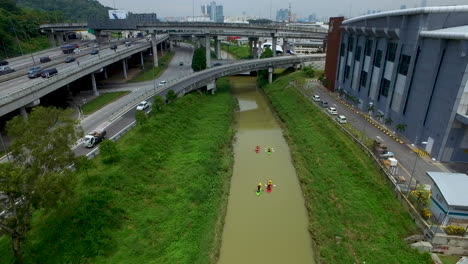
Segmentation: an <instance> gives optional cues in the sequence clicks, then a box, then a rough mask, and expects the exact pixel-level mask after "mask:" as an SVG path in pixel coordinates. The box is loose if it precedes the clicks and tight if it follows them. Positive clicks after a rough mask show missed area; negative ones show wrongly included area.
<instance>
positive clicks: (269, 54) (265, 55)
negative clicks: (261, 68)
mask: <svg viewBox="0 0 468 264" xmlns="http://www.w3.org/2000/svg"><path fill="white" fill-rule="evenodd" d="M271 57H273V51H272V50H271V49H270V47H266V48H265V50H264V51H263V52H262V55H260V59H265V58H271Z"/></svg>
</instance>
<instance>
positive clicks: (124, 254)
mask: <svg viewBox="0 0 468 264" xmlns="http://www.w3.org/2000/svg"><path fill="white" fill-rule="evenodd" d="M226 85H228V83H227V81H220V82H218V91H219V92H218V93H217V94H216V95H199V94H189V95H186V96H185V97H183V98H179V99H178V100H177V101H176V102H175V103H172V104H171V105H169V106H167V108H166V109H165V110H164V112H162V113H157V114H152V115H151V117H150V118H149V120H148V122H147V123H146V124H144V125H142V126H137V127H136V128H135V129H133V130H132V131H130V132H129V133H128V134H127V135H125V136H124V137H123V138H122V139H121V140H119V141H118V142H117V146H118V150H119V154H117V153H114V157H115V155H116V154H117V155H118V156H119V158H118V161H116V162H114V163H109V162H107V163H106V162H103V157H101V156H98V157H97V158H96V159H95V160H92V162H93V164H94V166H95V168H92V169H89V170H88V173H85V172H82V173H81V174H79V175H78V179H77V190H76V195H75V196H74V197H73V198H71V199H70V201H67V202H66V203H65V204H63V205H62V206H60V207H59V208H58V209H56V210H54V211H52V212H50V213H47V214H46V213H38V214H36V215H35V218H34V224H33V228H32V230H31V232H30V235H29V236H28V238H27V240H26V241H25V251H26V256H28V258H27V261H26V263H158V264H163V263H191V264H196V263H203V264H205V263H215V259H216V257H217V252H218V250H219V246H220V240H221V232H222V226H223V221H224V215H225V210H226V206H227V197H228V192H229V184H230V178H231V175H232V163H233V153H232V149H231V147H232V138H233V135H234V129H233V126H232V123H233V110H234V107H235V101H234V99H233V98H232V96H231V95H230V94H229V93H228V92H220V90H222V89H223V87H225V86H226ZM0 252H1V253H0V254H1V255H2V258H1V259H2V261H0V262H2V264H3V263H12V261H11V249H10V244H9V239H7V238H6V237H3V238H1V239H0Z"/></svg>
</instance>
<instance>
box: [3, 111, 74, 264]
mask: <svg viewBox="0 0 468 264" xmlns="http://www.w3.org/2000/svg"><path fill="white" fill-rule="evenodd" d="M76 125H77V121H76V120H74V119H73V118H72V111H71V109H68V110H65V111H64V110H59V109H56V108H52V107H51V108H44V107H41V106H39V107H35V108H34V109H33V110H32V112H31V113H30V114H29V116H28V118H27V119H22V118H21V117H19V116H16V117H14V118H13V119H12V120H11V121H9V122H7V124H6V130H7V133H8V135H10V136H11V137H12V138H13V141H12V143H11V145H10V151H11V157H12V161H11V162H9V163H4V164H1V166H0V175H1V176H0V193H3V194H4V195H5V196H6V197H7V200H8V209H7V210H8V217H6V218H5V219H2V220H0V228H1V229H2V230H4V231H5V232H6V233H8V234H9V235H10V236H11V241H12V249H13V252H14V255H15V257H16V262H17V263H22V262H23V252H22V249H21V243H22V240H23V239H24V238H25V236H26V234H27V232H28V231H29V230H30V228H31V218H32V214H33V212H34V211H35V210H37V209H41V208H44V209H48V208H52V207H53V206H54V205H56V204H57V203H58V202H59V201H62V200H64V199H66V198H67V197H69V195H70V193H71V192H72V189H73V177H72V175H73V174H72V173H71V171H70V168H69V166H70V164H73V162H74V161H75V156H74V153H73V151H72V150H71V147H72V146H73V145H74V143H75V142H76V140H77V139H78V138H79V137H81V136H82V132H81V130H79V129H78V128H77V126H76Z"/></svg>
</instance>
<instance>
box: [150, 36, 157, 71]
mask: <svg viewBox="0 0 468 264" xmlns="http://www.w3.org/2000/svg"><path fill="white" fill-rule="evenodd" d="M151 45H152V46H153V66H154V67H158V65H159V63H158V45H156V31H153V34H151Z"/></svg>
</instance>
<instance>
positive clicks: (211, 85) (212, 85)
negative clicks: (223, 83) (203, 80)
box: [206, 80, 216, 94]
mask: <svg viewBox="0 0 468 264" xmlns="http://www.w3.org/2000/svg"><path fill="white" fill-rule="evenodd" d="M206 90H207V91H208V92H211V94H214V93H215V92H216V80H214V81H212V82H210V83H208V84H207V85H206Z"/></svg>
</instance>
